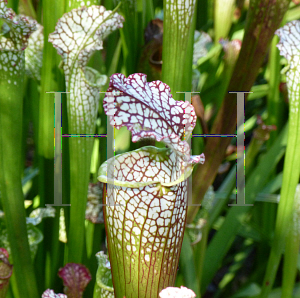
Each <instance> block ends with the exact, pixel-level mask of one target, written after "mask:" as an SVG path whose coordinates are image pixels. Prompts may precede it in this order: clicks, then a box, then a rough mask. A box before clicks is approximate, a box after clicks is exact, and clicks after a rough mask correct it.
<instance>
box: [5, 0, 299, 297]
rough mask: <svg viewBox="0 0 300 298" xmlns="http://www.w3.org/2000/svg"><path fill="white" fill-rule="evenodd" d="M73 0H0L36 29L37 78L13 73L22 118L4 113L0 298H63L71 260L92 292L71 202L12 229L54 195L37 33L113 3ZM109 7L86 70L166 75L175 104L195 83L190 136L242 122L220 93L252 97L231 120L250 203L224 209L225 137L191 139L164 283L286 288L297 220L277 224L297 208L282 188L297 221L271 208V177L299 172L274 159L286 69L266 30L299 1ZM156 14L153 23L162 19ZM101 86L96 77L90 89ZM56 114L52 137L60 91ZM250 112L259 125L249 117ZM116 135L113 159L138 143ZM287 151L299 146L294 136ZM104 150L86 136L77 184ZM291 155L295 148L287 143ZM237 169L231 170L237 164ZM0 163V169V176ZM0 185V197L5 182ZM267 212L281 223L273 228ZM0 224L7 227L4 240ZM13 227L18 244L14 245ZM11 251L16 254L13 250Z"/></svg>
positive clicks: (77, 212) (275, 191)
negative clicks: (241, 136) (187, 180)
mask: <svg viewBox="0 0 300 298" xmlns="http://www.w3.org/2000/svg"><path fill="white" fill-rule="evenodd" d="M82 2H83V3H81V2H80V3H79V2H77V1H49V0H43V1H38V0H20V1H17V0H11V1H8V5H9V7H12V8H13V9H14V11H15V12H17V13H23V14H26V15H28V16H30V17H32V18H34V19H36V20H37V21H38V23H40V24H42V25H43V26H44V37H45V42H44V53H43V60H42V67H41V79H40V80H37V79H32V78H30V77H27V76H26V77H25V81H24V87H23V88H22V89H20V90H18V91H19V93H21V94H20V95H19V96H20V102H21V101H22V104H23V108H21V109H20V110H19V112H20V113H22V115H21V116H18V117H17V116H15V118H16V119H15V120H14V122H13V126H14V129H15V130H16V131H18V132H19V134H20V136H19V139H20V146H19V147H20V148H19V149H20V150H21V151H20V152H19V153H18V154H20V156H14V152H13V151H11V155H10V156H7V158H10V159H11V160H15V159H18V158H20V160H21V163H22V165H21V166H18V165H16V167H17V171H16V173H15V174H12V176H11V179H12V180H11V183H12V184H13V187H12V193H14V189H15V190H16V189H17V187H18V186H17V185H18V184H20V183H21V181H22V190H23V194H21V193H19V194H17V195H16V196H18V197H16V198H13V197H11V198H10V201H6V204H7V206H9V208H10V209H9V210H11V212H10V213H7V214H6V222H7V223H12V222H13V223H14V225H11V226H10V227H9V225H7V227H5V226H4V221H3V214H2V213H0V224H1V231H0V247H7V245H8V241H10V247H11V257H12V258H13V259H10V260H11V263H13V264H14V274H13V275H12V277H11V279H10V288H9V290H8V293H7V297H11V298H12V297H16V298H18V297H20V298H21V297H22V298H24V297H39V296H41V294H42V293H43V292H44V290H45V289H47V288H50V289H53V290H54V291H55V292H56V293H62V292H63V289H62V288H63V286H62V282H61V280H60V279H59V277H58V275H57V273H58V270H59V268H60V267H63V266H64V265H65V264H66V263H67V262H70V261H76V262H78V263H82V264H84V265H85V266H86V267H87V268H88V269H89V271H90V272H91V276H92V280H91V282H90V283H89V285H88V287H87V289H86V291H85V292H84V297H92V296H93V291H94V285H95V279H96V270H97V260H96V257H95V254H96V253H97V252H98V251H100V250H106V248H105V228H104V224H103V223H93V222H91V221H88V220H86V219H84V214H85V210H84V208H77V209H73V210H72V207H63V208H60V207H54V208H55V216H54V217H47V218H44V219H43V220H42V221H41V222H37V223H35V224H36V225H33V224H31V225H28V224H27V226H26V224H25V216H26V217H29V214H30V213H31V212H32V211H34V210H36V209H37V208H39V207H42V208H44V207H45V204H53V194H54V190H53V183H54V178H53V177H54V167H53V165H54V158H53V157H54V149H53V123H54V113H53V95H50V94H46V91H63V90H65V89H64V88H65V87H64V86H65V82H64V74H63V71H62V69H61V68H59V63H60V60H61V58H60V56H59V55H58V54H57V51H56V49H55V48H54V47H53V45H52V44H51V43H50V42H48V35H49V34H50V33H52V32H54V30H55V25H56V23H57V21H58V19H59V18H61V16H62V15H63V14H64V13H65V12H68V11H70V10H71V9H73V8H77V7H80V5H81V4H85V5H87V6H89V5H92V4H97V5H100V4H101V5H104V6H105V7H106V9H114V8H115V7H116V5H117V4H118V3H117V1H113V0H106V1H97V0H94V1H82ZM100 2H101V3H100ZM121 2H122V3H121V5H120V7H119V8H118V12H119V13H120V14H121V15H123V17H124V19H125V22H124V26H123V28H122V29H120V30H118V31H115V32H113V33H112V34H111V35H109V36H108V38H107V39H106V40H105V41H104V49H103V50H102V51H98V52H96V53H95V54H94V55H93V57H92V58H91V59H90V61H89V63H88V64H89V66H91V67H93V68H95V69H97V70H98V71H99V72H100V73H101V74H105V75H107V76H108V77H109V76H110V75H112V74H113V73H118V72H121V73H123V74H125V75H126V76H128V75H129V74H132V73H135V72H143V73H145V74H147V75H148V81H152V80H157V79H160V80H162V81H163V82H165V83H167V84H168V85H169V86H170V87H171V92H172V94H173V97H175V98H176V99H177V100H184V95H183V94H179V93H176V92H177V91H181V92H182V91H194V92H200V97H199V96H197V95H195V96H193V98H192V103H193V105H194V107H195V110H196V114H197V116H198V120H197V125H196V128H195V130H194V132H193V133H194V134H202V133H204V134H207V133H210V134H233V133H236V130H237V129H243V127H238V128H236V95H235V94H230V93H228V92H229V91H252V92H253V93H251V94H250V95H249V96H247V95H246V98H245V102H246V108H245V126H244V128H245V144H246V167H245V171H246V191H245V193H246V203H247V204H254V205H253V206H242V207H240V206H239V207H237V206H234V207H229V206H228V204H229V203H233V204H234V203H235V185H236V141H235V139H231V138H221V137H206V138H200V137H193V138H192V153H193V154H200V153H201V152H204V153H205V156H206V163H205V164H204V165H203V166H201V165H200V166H198V167H197V168H196V169H195V170H194V174H193V182H192V188H193V194H192V197H193V203H194V204H200V203H201V204H202V206H201V208H197V207H193V206H191V207H189V211H188V222H187V224H188V225H187V229H186V233H185V237H184V242H183V248H182V253H181V256H180V265H179V269H178V273H177V279H176V286H181V285H184V286H186V287H188V288H190V289H192V290H193V291H194V292H195V293H196V294H197V297H274V298H275V297H299V296H300V279H299V277H300V275H299V273H300V254H299V243H300V235H299V228H297V227H299V226H295V227H294V231H295V232H294V233H292V232H290V230H289V229H290V228H289V227H291V226H293V223H295V222H296V224H297V221H298V220H299V203H298V207H297V208H298V209H297V208H296V206H297V205H296V203H295V202H294V201H296V199H295V200H294V196H295V198H298V200H299V195H298V196H297V194H296V195H295V189H294V190H291V192H290V194H292V195H289V196H288V197H283V198H281V201H284V206H289V208H290V210H292V213H294V214H293V215H292V216H294V218H296V220H294V222H293V221H291V219H290V216H291V215H290V214H287V213H285V212H284V210H283V209H282V210H283V211H282V212H279V213H278V212H277V211H278V209H279V208H280V207H278V203H279V198H280V190H281V189H282V188H283V183H286V184H287V185H286V186H285V187H288V183H289V181H288V180H287V179H286V178H284V175H287V174H286V173H289V174H291V173H292V175H295V177H296V178H295V179H297V181H298V183H299V173H300V170H299V168H294V167H293V163H286V164H285V167H286V168H285V171H284V172H283V166H284V157H285V152H286V146H287V145H288V142H290V143H292V141H291V140H292V138H289V139H288V138H287V135H288V125H289V124H288V117H289V112H288V111H289V98H288V95H287V89H286V84H285V75H284V74H281V72H280V71H281V69H282V67H283V65H284V64H285V60H284V59H283V58H282V57H281V56H280V55H279V51H278V49H277V47H276V45H277V43H278V37H277V36H274V32H275V30H276V29H278V28H279V27H281V26H283V25H284V24H285V23H287V22H290V21H292V20H297V19H299V18H300V6H299V4H298V3H297V1H292V2H290V1H283V0H282V1H280V0H277V1H273V0H272V1H271V0H262V1H259V0H250V1H247V0H245V1H243V0H237V1H221V0H215V1H212V0H198V1H195V0H194V1H192V0H190V1H185V5H186V6H185V8H186V11H185V12H184V18H183V19H184V21H181V20H180V19H177V23H176V22H175V23H174V18H173V14H174V13H175V12H174V11H176V10H178V9H181V8H182V7H181V6H180V5H181V3H182V1H175V2H174V1H169V0H165V1H158V0H151V1H143V0H123V1H121ZM182 5H183V4H182ZM157 18H159V19H161V20H162V19H163V23H162V22H161V21H159V20H157ZM149 22H150V23H149ZM181 22H184V23H181ZM180 24H182V26H180ZM195 30H197V31H200V32H205V33H206V34H208V35H205V33H202V40H204V41H203V43H204V45H201V43H197V40H198V39H197V38H198V37H199V36H198V35H197V33H196V34H195ZM220 38H222V41H221V42H220ZM237 40H240V42H239V41H237ZM199 51H201V52H203V53H201V54H199V53H198V52H199ZM193 53H194V55H193ZM197 53H198V54H197ZM196 55H198V56H196ZM193 56H194V57H193ZM195 57H196V58H195ZM193 58H194V59H193ZM162 61H163V64H162ZM107 86H108V83H107V84H106V86H104V87H103V88H102V90H101V91H105V90H106V89H107ZM0 100H1V101H2V100H3V98H0ZM102 100H103V95H101V96H100V104H99V111H98V116H97V121H96V129H95V134H105V133H106V132H107V125H106V123H107V121H106V116H105V114H104V112H103V108H102ZM22 104H21V107H22ZM19 107H20V106H19ZM62 111H63V116H62V117H63V127H62V133H68V126H67V125H65V124H66V123H67V118H66V117H67V115H66V114H67V112H66V111H67V108H66V101H65V100H63V108H62ZM258 116H260V118H259V119H260V121H263V123H262V122H257V117H258ZM266 125H268V126H266ZM271 125H272V126H276V130H274V129H273V128H274V127H271ZM0 129H1V130H2V131H4V130H5V129H6V130H7V129H11V128H8V127H3V126H1V128H0ZM21 135H22V136H21ZM2 137H3V136H2ZM6 138H13V135H11V134H10V135H9V134H8V135H7V136H6ZM68 139H69V138H63V141H62V142H63V144H62V154H63V155H62V156H63V159H62V160H63V166H62V167H63V203H65V204H69V203H70V164H71V163H72V160H70V152H69V140H68ZM115 139H116V141H115V150H116V154H118V153H122V152H126V151H129V150H133V149H136V148H138V147H140V146H142V145H144V143H143V142H139V143H131V141H130V135H129V133H128V131H127V130H126V129H121V130H120V131H116V138H115ZM5 141H6V140H5ZM2 142H3V144H4V141H3V140H2ZM7 144H9V142H8V143H7ZM156 145H157V146H161V144H156ZM3 146H4V145H3ZM7 146H8V145H7ZM11 146H14V145H13V143H12V145H11ZM290 146H292V145H290ZM294 146H295V148H296V149H297V148H299V145H298V144H294ZM297 146H298V147H297ZM106 147H107V144H106V138H103V137H101V138H100V137H99V138H95V139H94V147H93V153H92V156H91V166H90V175H89V181H90V183H97V170H98V168H99V166H100V164H101V163H102V162H104V161H105V160H106V159H107V156H106ZM2 148H4V147H1V150H4V149H2ZM8 150H10V149H8ZM295 154H299V151H297V150H295ZM11 166H12V164H11ZM237 167H243V160H242V159H240V161H239V163H238V165H237ZM7 169H8V168H6V169H5V168H4V167H3V169H2V170H3V173H4V171H5V170H7ZM2 175H3V174H2ZM0 178H1V177H0ZM21 179H22V180H21ZM85 179H87V177H85ZM283 181H284V182H283ZM19 187H20V188H21V185H19ZM71 187H72V186H71ZM90 187H92V186H90ZM1 191H2V196H3V197H4V188H2V190H1ZM91 192H92V190H90V192H89V195H91ZM298 192H299V188H298ZM86 194H87V195H86V198H85V201H83V202H82V201H80V204H81V206H85V205H86V201H87V197H88V190H86ZM75 200H82V198H75ZM72 204H73V203H72ZM4 205H5V204H4V200H2V201H0V210H3V209H4ZM282 205H283V203H282ZM23 206H24V207H23ZM78 206H79V205H78ZM282 208H283V207H282ZM7 210H8V209H7ZM70 210H72V211H70ZM297 212H298V213H297ZM25 213H26V214H25ZM70 213H72V214H71V215H70ZM59 215H60V216H59ZM20 218H22V220H20ZM70 218H73V220H72V221H71V222H70ZM276 218H277V221H278V222H281V223H282V225H278V223H277V225H276ZM74 219H79V220H74ZM62 221H63V224H62ZM63 226H65V227H66V228H65V230H64V229H63ZM279 229H281V230H279ZM26 231H27V234H28V235H29V244H28V243H23V242H22V241H24V239H25V240H26ZM70 231H73V232H70ZM74 231H76V232H74ZM7 233H8V234H9V233H14V236H12V234H11V235H10V236H9V237H8V238H7ZM17 235H21V236H20V237H21V238H22V235H23V236H24V239H23V240H22V241H20V239H21V238H20V239H18V238H16V237H17ZM274 235H276V236H275V237H274ZM73 238H74V239H73ZM8 239H9V240H8ZM66 240H67V241H66ZM71 244H72V245H71ZM29 245H30V250H29ZM79 247H80V249H79ZM272 247H273V248H274V247H277V248H278V249H277V250H276V251H274V250H273V251H272V254H271V256H272V257H271V258H270V260H269V255H270V252H271V249H272ZM18 250H19V251H22V252H23V253H22V255H18ZM30 251H31V253H30ZM78 251H81V252H82V253H77V252H78ZM282 255H284V258H281V257H282ZM287 264H288V265H287ZM26 276H27V277H28V278H27V279H26ZM37 295H38V296H37ZM0 297H1V296H0Z"/></svg>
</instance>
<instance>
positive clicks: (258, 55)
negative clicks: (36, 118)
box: [187, 0, 291, 223]
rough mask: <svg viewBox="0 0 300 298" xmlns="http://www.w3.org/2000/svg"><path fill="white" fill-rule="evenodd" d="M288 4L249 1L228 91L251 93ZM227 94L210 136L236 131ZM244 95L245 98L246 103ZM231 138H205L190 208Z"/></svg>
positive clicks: (232, 96)
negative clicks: (202, 162)
mask: <svg viewBox="0 0 300 298" xmlns="http://www.w3.org/2000/svg"><path fill="white" fill-rule="evenodd" d="M290 2H291V1H290V0H252V1H251V2H250V7H249V11H248V16H247V23H246V27H245V35H244V40H243V43H242V48H241V52H240V55H239V58H238V61H237V63H236V65H235V68H234V71H233V75H232V77H231V79H230V82H229V86H228V89H227V91H228V92H229V91H250V89H251V87H252V85H253V83H254V81H255V79H256V76H257V74H258V72H259V68H260V66H261V64H262V63H263V60H264V58H265V56H266V53H267V51H268V48H269V45H270V43H271V41H272V38H273V36H274V32H275V30H276V29H277V28H278V27H279V26H280V23H281V21H282V18H283V16H284V14H285V12H286V11H287V9H288V7H289V3H290ZM228 92H227V93H226V95H225V98H224V100H223V103H222V106H221V108H220V110H219V112H218V114H217V117H216V119H215V121H214V124H213V127H212V129H211V134H232V133H234V131H235V129H236V117H237V116H236V114H237V112H236V100H237V96H236V94H230V93H228ZM246 100H247V94H245V101H246ZM230 141H231V138H221V137H215V138H208V139H207V144H206V147H205V151H204V154H205V160H206V162H205V163H204V165H202V166H201V167H198V169H197V171H196V172H195V176H194V177H193V204H200V203H201V201H202V199H203V197H204V194H205V193H206V191H207V189H208V187H209V186H210V185H211V184H212V183H213V181H214V179H215V176H216V174H217V171H218V168H219V166H220V164H221V163H222V161H223V158H224V156H225V152H226V148H227V147H228V145H229V143H230ZM198 209H199V207H195V206H191V207H189V209H188V216H187V222H188V223H190V222H192V221H193V219H194V217H195V215H196V213H197V211H198Z"/></svg>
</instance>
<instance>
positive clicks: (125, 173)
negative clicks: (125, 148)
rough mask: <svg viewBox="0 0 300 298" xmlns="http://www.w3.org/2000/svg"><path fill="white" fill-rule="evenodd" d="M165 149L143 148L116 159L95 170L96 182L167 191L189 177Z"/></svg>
mask: <svg viewBox="0 0 300 298" xmlns="http://www.w3.org/2000/svg"><path fill="white" fill-rule="evenodd" d="M192 170H193V167H192V165H191V166H189V167H187V168H185V170H184V171H183V170H182V164H181V161H180V160H179V159H178V157H177V156H176V154H175V153H174V152H172V150H171V149H169V148H156V147H153V146H146V147H142V148H139V149H137V150H134V151H131V152H127V153H123V154H120V155H117V156H115V157H113V158H111V159H109V160H107V161H106V162H105V163H103V164H102V166H101V167H100V169H99V173H98V174H99V176H98V180H99V181H101V182H103V183H108V184H113V185H116V186H123V187H130V188H139V187H144V186H147V185H152V184H156V185H157V184H159V185H161V186H166V187H171V186H173V185H176V184H178V183H180V182H182V181H184V180H186V179H187V178H188V177H189V176H190V175H191V174H192Z"/></svg>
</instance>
